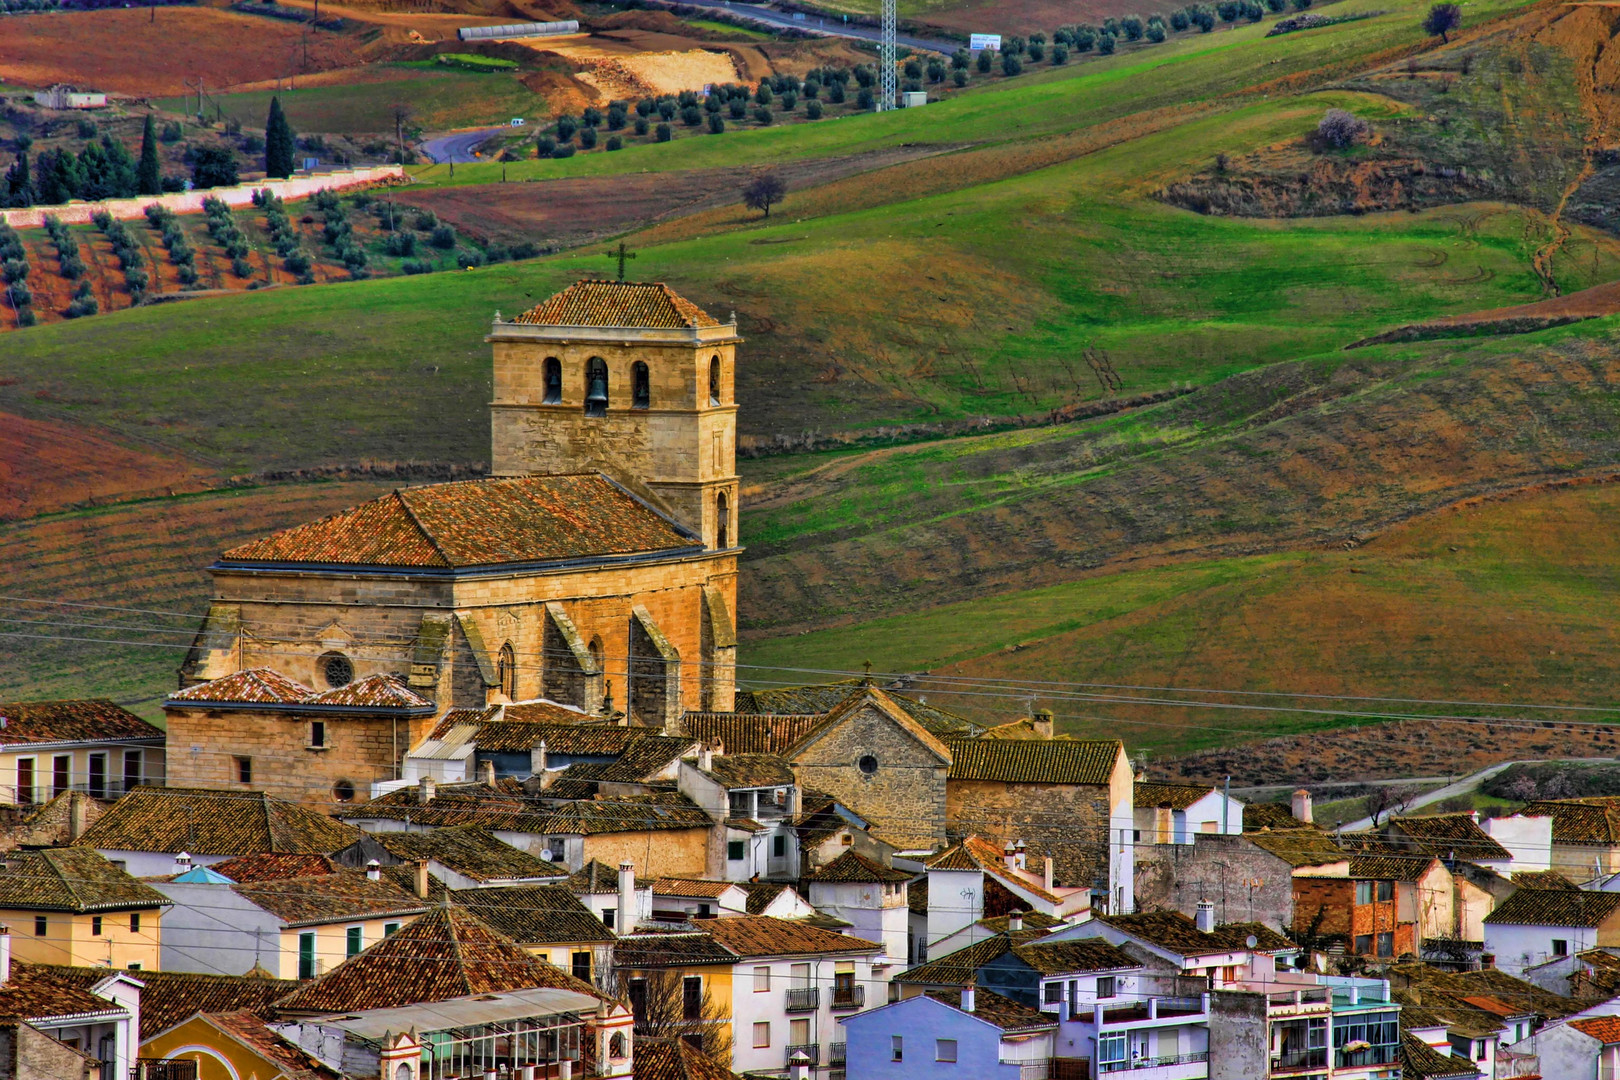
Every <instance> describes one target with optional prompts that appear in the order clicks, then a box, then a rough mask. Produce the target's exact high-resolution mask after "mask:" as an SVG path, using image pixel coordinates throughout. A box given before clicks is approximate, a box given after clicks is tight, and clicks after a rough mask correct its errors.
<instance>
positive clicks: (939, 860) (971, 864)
mask: <svg viewBox="0 0 1620 1080" xmlns="http://www.w3.org/2000/svg"><path fill="white" fill-rule="evenodd" d="M1012 745H1019V744H1016V743H1015V744H1012ZM923 865H924V866H926V867H927V868H928V869H930V870H982V871H984V872H985V873H987V874H990V875H992V876H994V877H996V878H999V879H1000V880H1001V881H1002V882H1003V883H1005V884H1007V885H1010V886H1013V887H1016V888H1018V889H1022V890H1023V891H1024V892H1027V893H1029V894H1030V895H1031V896H1038V897H1040V898H1041V899H1042V900H1046V901H1049V902H1051V903H1058V902H1059V901H1060V900H1061V899H1062V898H1061V897H1059V896H1058V895H1057V894H1056V893H1053V892H1051V891H1049V890H1048V889H1047V888H1046V887H1045V886H1044V885H1042V884H1039V883H1038V882H1036V881H1032V880H1029V879H1027V878H1023V877H1020V876H1019V875H1018V874H1016V873H1014V872H1013V871H1012V870H1009V869H1007V862H1006V859H1005V857H1004V852H1003V846H1002V845H997V844H992V843H990V842H989V841H987V840H985V839H983V838H981V837H978V836H968V837H964V838H963V839H962V841H961V843H958V844H955V845H953V846H951V847H948V848H946V849H945V850H944V851H942V852H940V853H939V854H938V855H933V856H930V857H929V858H928V859H927V861H925V862H924V863H923Z"/></svg>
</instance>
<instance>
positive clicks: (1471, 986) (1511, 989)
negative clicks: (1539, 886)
mask: <svg viewBox="0 0 1620 1080" xmlns="http://www.w3.org/2000/svg"><path fill="white" fill-rule="evenodd" d="M1514 895H1516V896H1522V895H1524V894H1523V892H1522V891H1520V892H1519V893H1516V894H1514ZM1390 970H1391V972H1392V973H1393V975H1394V976H1398V977H1399V979H1400V980H1404V981H1405V982H1407V983H1408V984H1409V989H1408V990H1407V992H1406V993H1407V996H1408V997H1409V996H1410V995H1411V994H1412V993H1413V988H1415V990H1416V991H1417V992H1420V993H1421V995H1422V1005H1423V1007H1424V1008H1425V1009H1428V1010H1429V1011H1431V1012H1434V1013H1437V1014H1439V1015H1442V1016H1446V1017H1447V1022H1448V1023H1450V1024H1455V1023H1462V1024H1466V1025H1468V1026H1469V1028H1470V1030H1472V1031H1475V1032H1477V1034H1475V1035H1474V1036H1473V1037H1475V1038H1483V1037H1486V1036H1487V1035H1489V1034H1491V1033H1494V1032H1497V1031H1500V1030H1502V1022H1501V1019H1500V1018H1499V1017H1497V1016H1496V1015H1494V1014H1492V1013H1489V1012H1486V1011H1485V1010H1483V1009H1479V1008H1476V1007H1475V1006H1473V1005H1470V1004H1468V1002H1467V1001H1466V1000H1465V999H1466V998H1468V997H1477V996H1486V997H1490V998H1494V999H1495V1000H1496V1001H1499V1002H1503V1003H1505V1004H1506V1005H1508V1006H1510V1007H1512V1008H1513V1009H1515V1010H1517V1012H1516V1013H1515V1014H1514V1015H1518V1016H1529V1015H1535V1016H1540V1017H1543V1018H1546V1019H1549V1020H1559V1019H1562V1018H1563V1017H1566V1016H1570V1015H1572V1014H1574V1013H1577V1012H1580V1011H1581V1010H1582V1008H1583V1007H1584V1006H1585V1004H1586V1003H1583V1002H1577V1001H1572V1000H1570V999H1569V998H1566V997H1561V996H1559V995H1558V994H1554V993H1551V992H1550V991H1547V990H1543V989H1542V988H1541V987H1539V986H1536V985H1534V984H1532V983H1528V982H1525V981H1524V980H1523V979H1516V978H1514V977H1513V976H1512V975H1509V974H1508V973H1507V972H1505V971H1503V970H1501V969H1500V968H1486V969H1484V970H1481V971H1442V970H1440V969H1439V968H1435V967H1431V966H1430V965H1428V964H1422V963H1406V964H1396V965H1394V966H1393V967H1392V968H1391V969H1390Z"/></svg>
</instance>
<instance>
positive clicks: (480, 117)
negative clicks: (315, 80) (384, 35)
mask: <svg viewBox="0 0 1620 1080" xmlns="http://www.w3.org/2000/svg"><path fill="white" fill-rule="evenodd" d="M387 70H390V71H391V72H392V73H393V75H394V77H392V78H389V79H386V80H382V81H377V82H361V83H352V84H349V85H343V86H312V87H308V88H307V89H293V90H282V91H278V92H271V91H268V90H264V91H253V92H250V93H244V94H220V95H217V96H215V97H214V98H211V99H210V100H212V101H215V102H217V103H218V104H219V106H220V108H221V109H222V110H223V112H224V115H225V116H226V117H228V118H230V119H233V120H236V121H238V122H240V123H241V125H242V126H243V128H246V129H250V130H256V129H262V128H263V127H264V122H265V117H266V116H267V115H268V114H269V112H270V99H271V98H272V97H279V98H280V99H281V105H282V108H284V109H286V111H287V119H288V122H290V123H291V124H292V126H293V129H294V130H296V131H298V132H299V133H301V134H306V133H307V134H338V135H348V134H377V135H387V136H389V137H392V135H393V133H394V105H395V104H396V103H400V102H403V103H406V104H408V105H409V106H410V107H411V109H412V116H411V123H412V124H413V125H414V126H416V127H420V128H422V129H424V130H427V131H439V130H446V129H450V128H462V127H473V126H476V125H479V124H490V123H500V122H504V121H506V120H507V119H509V118H511V117H514V116H521V117H524V118H526V119H527V120H528V121H529V122H530V123H534V122H536V121H538V120H540V119H542V118H544V117H545V116H547V115H548V109H547V106H546V103H545V99H543V98H542V97H540V96H539V95H538V94H535V93H533V92H531V91H530V90H529V89H528V88H527V87H525V86H524V85H523V84H522V83H520V82H519V81H518V80H517V76H515V75H512V74H509V73H504V72H490V73H482V72H473V71H457V70H455V69H454V68H449V67H444V66H434V65H431V64H391V65H388V66H387ZM156 104H157V105H158V107H159V108H162V109H167V110H169V111H171V112H185V111H186V106H185V103H184V102H183V101H182V100H180V99H178V98H171V99H167V100H163V101H159V102H157V103H156Z"/></svg>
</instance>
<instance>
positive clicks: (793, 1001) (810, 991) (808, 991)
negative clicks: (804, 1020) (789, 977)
mask: <svg viewBox="0 0 1620 1080" xmlns="http://www.w3.org/2000/svg"><path fill="white" fill-rule="evenodd" d="M819 1008H821V987H819V986H802V987H795V988H793V989H790V990H789V991H788V992H787V1011H788V1012H790V1013H792V1012H815V1011H816V1010H817V1009H819Z"/></svg>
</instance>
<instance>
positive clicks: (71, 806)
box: [68, 791, 90, 844]
mask: <svg viewBox="0 0 1620 1080" xmlns="http://www.w3.org/2000/svg"><path fill="white" fill-rule="evenodd" d="M84 800H85V797H84V796H83V795H80V794H79V793H78V792H77V791H72V792H69V793H68V843H70V844H71V843H72V842H73V841H75V840H77V839H78V838H79V837H81V836H83V835H84V830H85V828H86V826H85V820H84V819H85V815H86V814H87V813H88V812H89V809H90V808H89V807H88V806H87V805H86V804H85V801H84Z"/></svg>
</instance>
